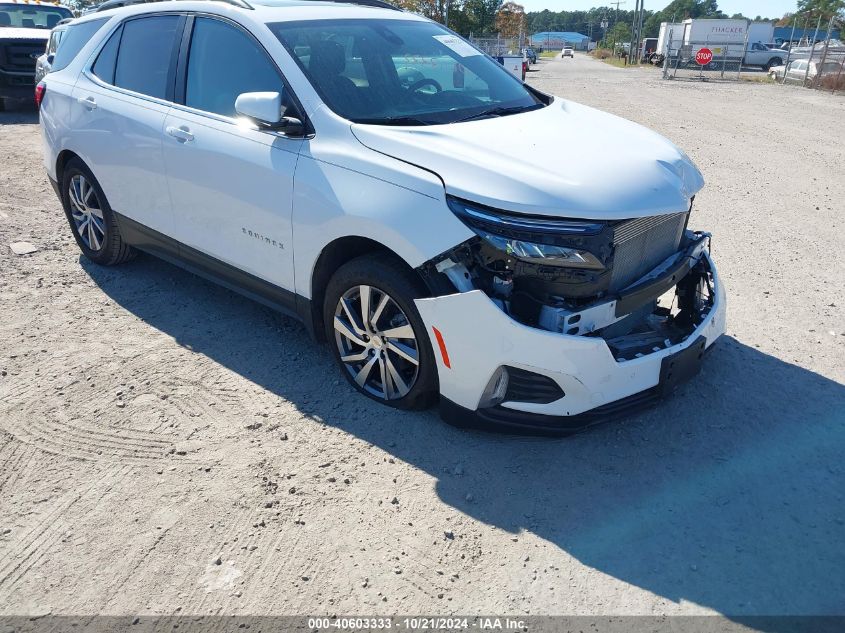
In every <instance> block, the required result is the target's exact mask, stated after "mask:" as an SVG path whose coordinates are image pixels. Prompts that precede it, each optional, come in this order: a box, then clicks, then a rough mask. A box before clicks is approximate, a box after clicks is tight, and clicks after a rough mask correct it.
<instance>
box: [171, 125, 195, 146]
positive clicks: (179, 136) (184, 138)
mask: <svg viewBox="0 0 845 633" xmlns="http://www.w3.org/2000/svg"><path fill="white" fill-rule="evenodd" d="M165 132H167V133H168V134H170V136H172V137H173V138H175V139H176V140H177V141H179V142H180V143H187V142H188V141H193V140H194V135H193V134H191V130H189V129H188V128H187V127H186V126H184V125H183V126H181V127H174V126H172V125H168V126H167V128H166V129H165Z"/></svg>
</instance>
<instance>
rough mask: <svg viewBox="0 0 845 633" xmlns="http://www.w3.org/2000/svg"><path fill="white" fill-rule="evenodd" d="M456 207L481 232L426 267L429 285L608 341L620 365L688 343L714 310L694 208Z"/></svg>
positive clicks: (460, 203)
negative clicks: (559, 213)
mask: <svg viewBox="0 0 845 633" xmlns="http://www.w3.org/2000/svg"><path fill="white" fill-rule="evenodd" d="M449 206H450V208H451V209H452V211H453V212H454V213H455V215H457V216H458V218H460V219H461V220H462V221H463V222H464V223H465V224H466V225H467V226H468V227H470V228H471V229H472V230H473V231H474V232H475V233H476V237H474V238H472V239H470V240H468V241H466V242H464V243H462V244H460V245H459V246H457V247H455V248H453V249H451V250H450V251H448V252H446V253H443V254H441V255H440V256H438V257H436V258H434V259H432V260H430V261H429V262H426V264H424V265H423V266H422V267H421V268H420V272H421V273H422V274H423V275H424V276H425V277H426V278H428V279H429V281H430V285H432V286H433V287H444V288H445V287H454V289H456V290H458V291H459V292H469V291H472V290H481V291H483V292H484V293H485V294H486V295H487V296H488V297H489V298H490V299H491V300H492V301H493V302H494V303H495V304H496V305H498V306H499V308H500V309H501V310H502V311H504V312H505V314H507V315H508V316H510V317H511V318H513V319H514V320H516V321H518V322H519V323H522V324H524V325H527V326H530V327H534V328H538V329H541V330H545V331H548V332H554V333H560V334H566V335H571V336H583V337H592V338H595V337H600V338H601V339H603V340H604V342H605V343H606V345H607V347H608V348H609V350H610V351H611V353H612V355H613V357H614V359H615V360H616V361H617V362H623V361H627V360H631V359H634V358H640V357H642V356H645V355H648V354H651V353H653V352H657V351H660V350H664V349H667V348H670V347H672V346H674V345H677V344H678V343H680V342H682V341H684V340H686V339H687V338H688V337H689V336H690V335H691V334H692V333H693V332H694V331H695V330H696V328H697V327H698V326H699V325H700V324H701V323H702V321H703V320H704V319H705V317H706V316H707V315H708V314H709V313H710V311H711V308H712V307H713V304H714V300H715V292H714V272H713V271H712V270H711V267H710V263H709V258H708V257H706V256H705V255H704V253H705V252H706V251H709V246H710V236H709V234H706V233H700V232H693V231H690V230H688V229H687V221H688V219H689V210H688V211H684V212H680V213H673V214H664V215H658V216H647V217H642V218H636V219H630V220H615V221H591V220H574V219H573V220H570V219H557V218H549V217H531V216H523V215H518V214H512V213H506V212H503V211H499V210H495V209H491V208H488V207H484V206H481V205H477V204H474V203H470V202H466V201H464V200H459V199H457V198H449ZM690 208H691V205H690ZM446 279H448V282H450V283H448V284H446V285H444V282H445V280H446Z"/></svg>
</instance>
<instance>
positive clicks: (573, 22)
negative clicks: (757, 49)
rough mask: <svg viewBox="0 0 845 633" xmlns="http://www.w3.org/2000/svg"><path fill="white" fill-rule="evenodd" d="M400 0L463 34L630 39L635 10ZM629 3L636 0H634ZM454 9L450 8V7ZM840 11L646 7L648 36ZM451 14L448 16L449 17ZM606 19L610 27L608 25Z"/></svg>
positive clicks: (679, 1)
mask: <svg viewBox="0 0 845 633" xmlns="http://www.w3.org/2000/svg"><path fill="white" fill-rule="evenodd" d="M398 4H399V5H400V6H401V7H402V8H403V9H407V10H409V11H413V12H415V13H420V14H422V15H424V16H426V17H429V18H431V19H433V20H437V21H438V22H441V23H443V24H448V26H449V28H451V29H452V30H453V31H457V32H458V33H460V34H461V35H464V36H468V35H474V36H476V37H484V36H495V35H497V34H500V35H502V36H504V37H516V36H518V35H519V34H520V33H524V34H526V35H530V34H532V33H541V32H543V31H571V32H575V33H583V34H584V35H589V36H591V37H592V39H594V40H597V41H598V40H601V39H603V38H604V37H605V36H606V37H607V39H611V37H613V39H614V40H615V41H624V39H625V38H626V37H628V36H629V34H630V26H631V24H633V21H634V11H632V10H625V9H622V8H621V7H617V6H615V5H614V6H599V7H594V8H592V9H589V10H587V11H550V10H548V9H545V10H543V11H531V12H528V13H526V12H525V10H524V8H523V7H522V6H521V5H520V4H518V3H516V2H512V1H509V2H503V1H502V0H399V1H398ZM628 4H631V3H630V2H629V3H628ZM447 9H448V10H447ZM832 15H834V16H838V17H839V18H841V19H843V20H845V0H797V3H796V10H795V12H792V13H787V14H786V15H785V16H777V15H775V16H770V15H753V16H752V15H743V14H741V13H734V14H730V15H729V14H726V13H725V12H723V11H721V10H720V9H719V6H718V1H717V0H673V1H672V2H670V3H669V4H668V5H667V6H666V7H665V8H664V9H662V10H660V11H646V12H645V14H644V22H643V36H644V37H657V34H658V32H659V31H660V23H661V22H681V21H683V20H686V19H687V18H714V19H724V18H747V19H749V20H766V21H778V23H779V24H780V23H782V24H792V21H793V20H794V19H796V18H798V19H799V20H801V21H803V20H806V19H809V20H810V21H814V20H817V19H818V18H819V17H821V18H822V20H828V19H830V17H831V16H832ZM447 16H448V21H447ZM603 23H606V25H607V27H606V28H602V24H603Z"/></svg>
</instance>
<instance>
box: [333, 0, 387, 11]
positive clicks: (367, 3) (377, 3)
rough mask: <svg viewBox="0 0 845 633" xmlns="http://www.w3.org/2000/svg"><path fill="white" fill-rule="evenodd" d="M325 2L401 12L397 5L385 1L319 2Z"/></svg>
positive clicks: (350, 0)
mask: <svg viewBox="0 0 845 633" xmlns="http://www.w3.org/2000/svg"><path fill="white" fill-rule="evenodd" d="M318 1H323V2H341V3H343V4H360V5H362V6H365V7H376V8H378V9H393V10H394V11H401V10H402V9H401V8H400V7H397V6H396V5H395V4H390V3H389V2H385V1H384V0H318Z"/></svg>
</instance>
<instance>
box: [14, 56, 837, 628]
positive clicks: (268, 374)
mask: <svg viewBox="0 0 845 633" xmlns="http://www.w3.org/2000/svg"><path fill="white" fill-rule="evenodd" d="M536 68H537V69H538V70H537V71H536V72H532V73H531V75H530V79H529V81H530V83H532V84H534V85H536V86H538V87H539V88H541V89H545V90H548V91H550V92H554V93H556V94H559V95H562V96H566V97H569V98H572V99H574V100H578V101H581V102H584V103H587V104H590V105H594V106H597V107H600V108H603V109H606V110H609V111H612V112H614V113H616V114H619V115H621V116H623V117H627V118H630V119H633V120H635V121H638V122H640V123H643V124H645V125H648V126H650V127H653V128H655V129H657V130H658V131H660V132H661V133H663V134H665V135H666V136H668V137H669V138H671V139H672V140H673V141H675V142H676V143H677V144H678V145H680V146H681V147H683V148H684V149H686V150H687V152H688V153H689V154H690V155H691V156H692V157H693V159H694V160H695V161H696V163H697V164H698V165H699V166H700V168H701V169H702V170H703V172H704V174H705V177H706V179H707V181H708V186H707V187H706V188H705V190H704V192H702V194H700V196H699V198H698V200H697V203H696V210H695V213H694V215H693V219H692V225H693V226H694V227H695V228H704V229H707V230H710V231H712V232H713V234H714V255H715V257H716V261H717V263H718V266H719V268H720V272H721V274H722V276H723V278H724V281H725V283H726V285H727V288H728V298H729V302H730V303H729V326H728V334H727V335H726V336H725V337H724V339H723V340H722V342H721V343H720V344H719V345H718V346H717V349H716V350H715V351H714V352H713V353H712V354H711V355H710V357H709V359H708V361H707V363H706V366H705V369H704V371H703V374H702V375H701V376H700V377H699V378H698V379H697V380H695V381H694V382H693V383H690V384H688V385H686V386H685V387H683V388H682V389H681V390H680V391H679V392H678V393H677V394H676V395H675V397H674V398H672V399H670V400H668V401H667V402H665V403H664V404H662V405H661V406H659V407H658V408H656V409H653V410H651V411H649V412H647V413H645V414H642V415H639V416H636V417H631V418H629V419H627V420H624V421H620V422H618V423H613V424H607V425H604V426H601V427H598V428H596V429H594V430H591V431H589V432H587V433H585V434H582V435H580V436H577V437H574V438H570V439H567V440H545V439H528V438H513V437H506V436H496V435H488V434H483V433H475V432H465V431H460V430H456V429H454V428H452V427H449V426H447V425H445V424H444V423H442V422H441V421H440V420H439V418H438V417H437V415H436V414H435V412H433V411H430V412H425V413H417V414H407V413H398V412H395V411H392V410H390V409H387V408H383V407H380V406H378V405H376V404H374V403H371V402H369V401H367V400H365V399H364V398H362V397H357V396H355V395H354V394H353V392H352V391H351V390H350V388H349V387H347V386H346V384H345V383H343V382H341V381H340V380H339V374H338V372H337V370H336V369H335V368H334V367H333V365H332V362H331V358H330V356H329V354H328V352H327V349H325V348H323V347H320V346H315V345H314V344H313V343H312V342H311V341H310V340H309V339H308V338H307V336H306V333H305V331H304V329H303V328H302V327H301V326H300V325H298V324H296V323H294V322H293V321H289V320H286V319H285V318H283V317H280V316H278V315H276V314H274V313H272V312H271V311H269V310H267V309H265V308H263V307H261V306H258V305H255V304H253V303H250V302H249V301H246V300H244V299H242V298H240V297H239V296H237V295H235V294H232V293H230V292H228V291H226V290H223V289H220V288H217V287H215V286H213V285H211V284H209V283H206V282H204V281H202V280H200V279H198V278H196V277H194V276H192V275H190V274H187V273H185V272H182V271H181V270H179V269H177V268H175V267H173V266H170V265H168V264H165V263H162V262H159V261H157V260H155V259H153V258H151V257H147V256H143V257H140V258H139V259H138V260H136V261H134V262H132V263H130V264H127V265H125V266H122V267H118V268H112V269H103V268H98V267H96V266H94V265H92V264H90V263H89V262H87V261H86V260H84V259H83V258H81V257H80V254H79V251H78V249H77V247H76V245H75V244H74V242H73V240H72V239H71V237H70V232H69V229H68V227H67V226H66V222H65V219H64V217H63V215H62V213H61V210H60V207H59V204H58V202H57V201H56V198H55V196H54V194H53V192H52V190H51V188H50V186H49V184H48V181H47V179H46V176H45V174H44V169H43V167H42V164H41V142H40V138H39V131H38V127H37V122H36V116H35V115H34V113H32V112H31V111H24V110H20V111H13V112H10V113H6V114H2V115H0V220H2V222H0V270H2V276H0V308H2V312H0V314H2V319H0V342H2V343H1V344H0V370H1V371H0V488H2V492H1V494H0V614H7V615H8V614H30V615H32V614H36V615H40V614H44V613H54V614H98V613H105V614H135V613H144V614H172V613H177V612H178V613H182V614H214V613H223V614H354V613H358V614H368V613H369V614H374V613H398V614H403V613H420V612H422V613H433V614H446V613H464V614H472V613H510V614H526V613H531V614H587V615H589V614H679V613H683V614H699V613H712V612H719V613H724V614H729V615H747V614H811V613H812V614H816V613H823V614H834V613H837V614H842V613H845V575H843V573H842V569H843V567H845V497H844V496H843V495H845V465H843V461H842V455H843V453H845V384H844V383H845V361H843V358H845V318H843V317H845V296H843V290H845V287H843V286H844V285H845V281H843V280H845V263H843V254H845V238H843V235H845V219H843V206H845V178H843V177H842V174H843V164H845V155H843V154H844V153H845V142H843V141H845V124H843V121H845V98H843V97H842V96H831V95H829V94H821V93H818V92H812V91H805V90H801V89H797V88H795V89H793V88H789V87H787V88H778V87H774V86H769V85H763V84H755V83H739V84H734V83H725V84H721V83H709V84H699V83H692V82H680V81H677V82H663V81H661V80H660V79H659V78H658V75H657V73H654V72H651V71H647V70H619V69H615V68H611V67H609V66H606V65H604V64H601V63H599V62H594V61H592V60H588V59H585V58H580V57H579V58H576V59H575V60H566V61H562V60H556V61H544V62H541V64H540V65H539V66H537V67H536ZM581 151H583V150H582V148H578V147H569V148H568V147H562V148H561V154H560V164H561V169H562V170H565V169H566V165H567V163H569V162H572V161H577V160H578V155H579V152H581ZM613 179H614V174H613V173H608V174H607V181H608V186H613ZM18 240H24V241H28V242H31V243H32V244H34V245H35V246H36V247H37V248H38V251H37V252H35V253H33V254H30V255H24V256H17V255H14V254H12V252H11V250H10V249H9V246H8V245H9V243H11V242H14V241H18Z"/></svg>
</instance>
